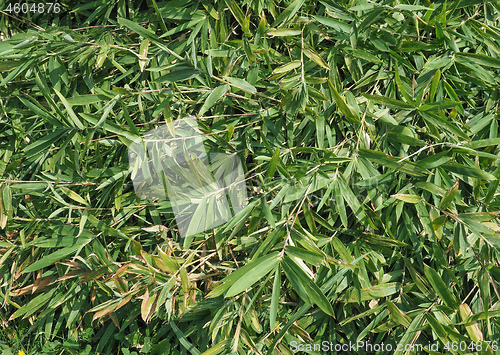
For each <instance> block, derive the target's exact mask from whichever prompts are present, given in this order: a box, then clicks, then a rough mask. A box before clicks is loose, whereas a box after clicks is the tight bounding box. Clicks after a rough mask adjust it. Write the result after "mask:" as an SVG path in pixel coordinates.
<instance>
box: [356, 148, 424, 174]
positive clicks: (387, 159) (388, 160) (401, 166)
mask: <svg viewBox="0 0 500 355" xmlns="http://www.w3.org/2000/svg"><path fill="white" fill-rule="evenodd" d="M359 155H360V156H361V157H364V158H366V159H368V160H370V161H373V162H374V163H377V164H380V165H383V166H386V167H388V168H391V169H395V170H398V171H401V172H404V173H406V174H409V175H413V176H425V175H426V174H428V173H429V172H428V171H427V170H426V169H424V168H421V167H420V166H419V165H417V164H415V163H414V162H411V161H408V160H405V161H403V162H400V159H398V158H396V157H391V156H388V155H386V154H384V153H383V152H379V151H374V150H370V149H364V148H361V149H359Z"/></svg>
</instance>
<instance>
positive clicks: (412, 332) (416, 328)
mask: <svg viewBox="0 0 500 355" xmlns="http://www.w3.org/2000/svg"><path fill="white" fill-rule="evenodd" d="M424 320H425V312H422V311H420V313H419V314H418V315H417V316H415V318H413V320H412V322H411V323H410V326H409V327H408V329H406V332H405V333H404V335H403V336H402V337H401V340H400V341H399V344H398V346H397V348H396V349H397V350H396V351H395V352H394V355H403V354H406V353H407V351H406V350H407V349H408V346H409V345H410V344H414V343H415V342H416V341H417V339H418V337H419V334H420V330H421V328H422V324H423V322H424ZM405 349H406V350H405Z"/></svg>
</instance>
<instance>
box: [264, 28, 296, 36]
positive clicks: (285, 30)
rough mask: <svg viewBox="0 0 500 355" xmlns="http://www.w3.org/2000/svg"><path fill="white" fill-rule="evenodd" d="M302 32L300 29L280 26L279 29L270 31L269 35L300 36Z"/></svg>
mask: <svg viewBox="0 0 500 355" xmlns="http://www.w3.org/2000/svg"><path fill="white" fill-rule="evenodd" d="M301 33H302V31H300V30H294V29H292V28H280V29H279V30H274V31H270V32H268V35H270V36H274V37H283V36H298V35H300V34H301Z"/></svg>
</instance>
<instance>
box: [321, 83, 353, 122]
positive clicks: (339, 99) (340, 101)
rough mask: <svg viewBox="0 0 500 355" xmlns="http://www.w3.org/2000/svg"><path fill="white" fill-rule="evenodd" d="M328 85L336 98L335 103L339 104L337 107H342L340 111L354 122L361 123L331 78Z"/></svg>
mask: <svg viewBox="0 0 500 355" xmlns="http://www.w3.org/2000/svg"><path fill="white" fill-rule="evenodd" d="M328 86H329V87H330V92H331V93H332V96H333V99H334V100H335V103H336V104H337V107H338V108H339V109H340V111H341V112H342V113H343V114H344V115H345V117H346V118H347V119H348V120H349V121H350V122H352V123H359V122H360V121H359V118H357V117H356V116H355V115H354V114H353V113H352V112H351V110H350V109H349V107H347V105H346V103H345V101H344V99H343V98H342V97H341V96H340V95H339V93H338V91H337V89H335V86H334V85H333V84H332V83H331V81H330V80H328Z"/></svg>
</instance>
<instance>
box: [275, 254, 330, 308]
mask: <svg viewBox="0 0 500 355" xmlns="http://www.w3.org/2000/svg"><path fill="white" fill-rule="evenodd" d="M283 263H284V264H285V265H286V267H287V268H288V274H287V278H288V279H289V280H290V279H291V278H292V279H293V278H295V279H294V281H295V283H299V284H300V285H301V286H302V288H303V289H304V290H305V292H306V294H307V295H308V296H309V300H310V301H311V302H312V303H314V304H316V305H317V306H318V307H319V308H320V309H321V310H322V311H323V312H325V313H326V314H328V315H330V316H333V308H332V305H331V304H330V302H329V301H328V299H327V298H326V296H325V295H324V294H323V292H322V291H321V290H320V289H319V287H318V286H317V285H316V283H314V281H313V280H311V279H310V278H309V276H308V275H307V274H306V273H305V272H304V270H302V268H301V267H300V266H299V265H298V264H297V263H296V262H295V261H294V260H293V259H291V258H289V257H287V256H285V257H284V258H283ZM290 281H291V280H290ZM304 301H306V302H307V301H308V300H304Z"/></svg>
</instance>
